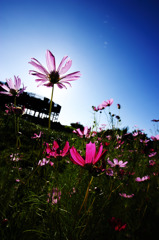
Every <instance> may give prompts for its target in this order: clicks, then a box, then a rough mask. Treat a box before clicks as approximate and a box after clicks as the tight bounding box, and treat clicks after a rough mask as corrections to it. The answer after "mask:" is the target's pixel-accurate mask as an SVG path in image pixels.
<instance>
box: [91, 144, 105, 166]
mask: <svg viewBox="0 0 159 240" xmlns="http://www.w3.org/2000/svg"><path fill="white" fill-rule="evenodd" d="M102 151H103V145H100V147H99V150H98V153H97V155H96V157H95V159H94V160H93V164H95V163H96V162H98V161H99V159H100V158H101V156H102V155H103V154H102Z"/></svg>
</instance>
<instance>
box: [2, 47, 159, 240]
mask: <svg viewBox="0 0 159 240" xmlns="http://www.w3.org/2000/svg"><path fill="white" fill-rule="evenodd" d="M66 59H67V58H66V57H65V58H64V59H63V60H62V61H61V63H60V65H59V67H58V70H57V71H56V67H55V59H54V56H53V55H52V54H51V52H49V51H47V64H48V68H49V72H48V71H47V70H46V71H45V69H44V68H43V67H42V65H41V64H40V63H39V62H38V61H37V60H35V59H34V60H32V62H31V64H32V65H33V66H35V67H37V68H38V69H39V70H41V71H42V72H43V73H38V72H33V71H32V72H31V74H34V75H36V76H38V77H40V80H37V81H38V82H40V84H43V83H44V85H45V86H46V87H52V88H53V86H54V84H59V87H60V88H62V87H64V84H65V83H68V81H73V80H76V79H77V78H79V76H80V74H79V72H75V73H72V75H71V74H68V75H66V76H65V77H60V78H59V76H60V74H65V73H66V71H67V70H68V69H69V68H70V66H71V63H72V62H71V61H70V60H68V62H66V63H65V65H64V61H65V60H66ZM62 65H64V66H63V67H62ZM52 66H54V68H52ZM59 71H60V74H57V73H58V72H59ZM62 79H64V80H62ZM47 81H50V82H47ZM68 84H70V83H68ZM20 85H21V82H20V80H19V78H18V77H17V78H16V77H15V84H13V82H12V81H11V80H10V81H8V87H4V86H3V89H4V90H5V91H7V92H8V94H10V95H9V96H11V99H12V97H13V99H14V104H12V105H11V106H10V107H7V110H6V112H2V111H0V137H1V145H0V173H1V174H0V239H3V240H18V239H20V240H27V239H29V240H32V239H33V240H34V239H38V240H41V239H47V240H51V239H55V240H56V239H57V240H60V239H66V240H78V239H81V240H83V239H88V240H100V239H101V240H106V239H108V240H117V239H121V240H123V239H134V240H140V239H155V237H156V236H157V235H158V233H159V229H158V223H159V203H158V199H159V178H158V174H159V136H158V135H156V136H152V137H151V138H148V137H147V135H146V133H144V132H143V130H140V129H136V130H134V132H128V131H127V129H126V128H125V129H119V128H118V125H119V123H120V121H121V120H120V116H119V115H116V114H111V112H110V107H111V105H112V104H113V99H110V100H107V101H104V102H103V103H102V104H100V105H99V106H98V107H93V111H94V114H95V115H94V116H96V114H98V113H99V114H101V113H100V112H101V111H103V110H104V109H109V110H108V111H109V112H108V115H109V117H110V124H111V127H109V128H107V129H105V128H99V126H98V123H97V121H96V117H95V120H94V123H93V126H92V128H88V127H81V128H73V127H67V131H57V130H55V129H54V128H52V127H51V123H50V119H48V120H49V125H48V128H44V127H42V126H40V125H35V124H33V123H31V122H27V121H25V120H24V119H23V118H22V117H21V114H22V113H23V111H24V109H22V108H20V107H18V106H16V97H18V96H17V95H19V94H21V92H22V91H24V90H25V88H24V86H23V89H21V90H20ZM1 94H3V93H2V92H1ZM52 98H53V91H52V96H51V100H52ZM51 102H52V101H51ZM50 105H51V104H50ZM120 107H121V106H120V104H117V108H118V110H119V109H120ZM20 110H21V111H20ZM49 115H50V114H49ZM156 121H157V120H156ZM52 126H53V124H52ZM68 129H69V131H68ZM97 130H98V131H97Z"/></svg>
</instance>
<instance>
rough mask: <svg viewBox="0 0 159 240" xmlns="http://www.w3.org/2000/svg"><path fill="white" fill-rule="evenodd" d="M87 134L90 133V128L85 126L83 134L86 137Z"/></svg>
mask: <svg viewBox="0 0 159 240" xmlns="http://www.w3.org/2000/svg"><path fill="white" fill-rule="evenodd" d="M87 132H88V127H87V126H85V127H84V132H83V134H84V135H86V134H87Z"/></svg>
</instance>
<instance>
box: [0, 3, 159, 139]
mask: <svg viewBox="0 0 159 240" xmlns="http://www.w3.org/2000/svg"><path fill="white" fill-rule="evenodd" d="M158 13H159V1H157V0H110V1H108V0H105V1H104V0H103V1H102V0H96V1H90V0H87V1H85V0H67V1H64V0H61V1H54V0H52V1H51V0H37V1H36V0H28V1H25V0H24V1H20V0H0V80H1V81H5V79H6V78H10V77H11V78H13V76H14V75H19V77H20V78H21V79H22V82H23V83H24V84H25V85H26V86H28V88H27V91H30V92H35V93H37V94H40V95H43V96H46V97H48V98H50V95H51V90H50V89H48V88H46V87H39V88H37V84H36V82H35V81H34V77H33V76H31V75H29V74H28V71H29V70H30V69H33V67H32V66H31V65H29V64H28V62H29V61H30V58H31V57H35V58H36V59H38V60H39V61H40V62H41V63H42V64H43V65H44V66H46V61H45V52H46V49H49V50H50V51H51V52H52V53H53V54H54V55H55V57H56V63H57V65H58V64H59V63H60V61H61V59H62V57H63V56H64V55H68V56H69V57H70V58H71V59H72V61H73V65H72V67H71V69H70V72H73V71H78V70H79V71H81V74H82V77H81V78H80V79H79V80H78V81H75V82H72V88H69V87H68V89H67V90H65V89H62V90H60V89H58V87H57V86H56V87H55V92H54V101H55V102H57V103H58V104H60V105H61V106H62V110H61V114H60V118H59V121H60V122H61V123H62V124H67V125H69V124H70V123H72V122H77V121H79V122H81V123H82V124H83V125H88V126H91V125H92V122H93V115H92V108H91V107H92V105H95V106H97V105H99V104H100V103H101V102H102V101H104V100H107V99H110V98H113V99H114V104H113V105H112V108H111V109H112V112H114V113H118V111H117V107H116V104H117V103H120V104H121V107H122V108H121V119H122V125H121V127H125V126H129V128H130V131H131V130H132V128H133V126H134V125H138V127H139V128H140V129H141V128H144V129H145V131H146V132H147V133H148V134H149V135H151V132H150V131H149V129H152V130H153V131H154V129H153V124H152V122H151V120H152V119H159V107H158V106H159V14H158ZM101 123H107V121H106V118H105V115H104V114H103V116H102V118H101ZM153 134H155V132H153Z"/></svg>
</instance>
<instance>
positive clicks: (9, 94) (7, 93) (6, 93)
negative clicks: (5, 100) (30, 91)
mask: <svg viewBox="0 0 159 240" xmlns="http://www.w3.org/2000/svg"><path fill="white" fill-rule="evenodd" d="M0 93H1V94H5V95H8V96H12V94H11V93H9V92H3V91H0Z"/></svg>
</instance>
